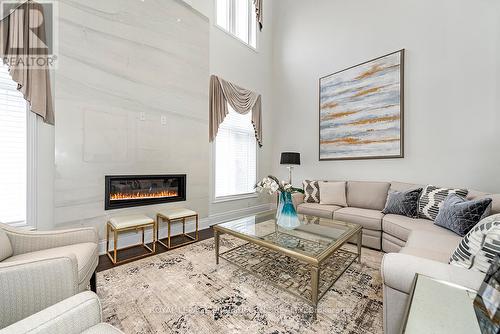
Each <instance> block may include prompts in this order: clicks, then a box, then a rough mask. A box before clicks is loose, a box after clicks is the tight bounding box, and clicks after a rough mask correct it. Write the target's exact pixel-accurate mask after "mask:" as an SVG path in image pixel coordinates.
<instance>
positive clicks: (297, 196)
mask: <svg viewBox="0 0 500 334" xmlns="http://www.w3.org/2000/svg"><path fill="white" fill-rule="evenodd" d="M292 202H293V206H294V207H295V210H297V206H298V205H299V204H302V203H304V194H303V193H299V192H296V193H293V194H292Z"/></svg>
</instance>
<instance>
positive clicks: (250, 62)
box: [184, 0, 279, 215]
mask: <svg viewBox="0 0 500 334" xmlns="http://www.w3.org/2000/svg"><path fill="white" fill-rule="evenodd" d="M184 1H185V2H186V3H188V4H190V5H191V6H193V8H195V9H196V10H198V11H200V12H201V13H203V14H204V15H205V16H207V17H208V18H209V20H210V66H209V67H210V74H215V75H219V76H221V77H222V78H224V79H226V80H228V81H232V82H234V83H235V84H238V85H240V86H242V87H245V88H247V89H251V90H254V91H256V92H258V93H260V94H262V116H263V147H262V148H260V149H258V151H259V152H258V171H257V177H258V178H262V177H264V176H267V175H268V174H269V173H270V171H271V168H272V162H273V161H276V160H277V159H279V157H276V156H274V155H272V142H273V129H274V128H273V126H272V122H273V120H272V114H273V110H272V100H273V94H272V57H271V56H272V31H273V30H272V29H273V9H272V1H264V6H265V7H264V29H263V30H262V31H261V32H259V34H258V50H257V51H255V50H253V49H251V48H250V47H248V46H246V45H244V44H243V43H241V42H240V41H239V40H237V39H236V38H234V37H232V36H231V35H229V34H227V33H226V32H225V31H223V30H221V29H220V28H218V27H217V26H216V25H215V24H214V22H215V18H214V16H215V15H214V13H215V2H214V0H184ZM210 160H212V157H211V156H210ZM212 167H213V165H211V168H212ZM213 188H214V186H213V170H211V171H210V195H211V203H210V215H220V214H223V213H230V212H233V211H235V210H241V209H244V208H252V207H255V206H259V205H262V204H264V203H268V202H269V198H268V197H266V196H259V197H256V198H252V199H244V200H238V201H230V202H223V203H213Z"/></svg>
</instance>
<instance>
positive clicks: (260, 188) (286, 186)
mask: <svg viewBox="0 0 500 334" xmlns="http://www.w3.org/2000/svg"><path fill="white" fill-rule="evenodd" d="M255 191H257V192H259V193H261V192H264V191H265V192H268V193H269V194H270V195H272V194H275V193H276V192H277V191H279V192H290V193H292V192H297V191H298V192H302V191H303V190H302V189H298V188H294V187H293V186H292V185H291V184H290V183H288V182H286V181H279V180H278V179H277V178H276V177H275V176H272V175H269V176H268V177H265V178H263V179H262V181H260V182H258V183H257V184H256V185H255Z"/></svg>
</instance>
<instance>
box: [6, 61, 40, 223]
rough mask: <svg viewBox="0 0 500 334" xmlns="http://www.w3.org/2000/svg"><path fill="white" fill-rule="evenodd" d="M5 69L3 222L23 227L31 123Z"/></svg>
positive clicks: (32, 119) (25, 211) (23, 101)
mask: <svg viewBox="0 0 500 334" xmlns="http://www.w3.org/2000/svg"><path fill="white" fill-rule="evenodd" d="M16 88H17V84H16V83H15V82H14V81H13V80H12V78H11V77H10V75H9V71H8V68H7V66H6V65H3V64H2V65H0V161H1V163H0V222H2V223H6V224H10V225H16V226H22V225H27V221H28V220H29V219H28V210H27V207H28V205H27V204H28V202H29V201H28V190H27V189H28V185H29V184H30V181H29V177H28V170H29V168H28V164H30V163H31V158H30V154H29V152H31V148H30V146H31V145H30V144H29V143H30V142H31V135H28V133H29V132H30V131H32V127H33V126H34V125H32V123H33V124H34V121H36V117H35V116H34V115H31V113H28V111H27V103H26V100H24V98H23V95H22V94H21V93H20V92H19V91H18V90H17V89H16Z"/></svg>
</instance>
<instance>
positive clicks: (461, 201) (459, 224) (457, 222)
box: [434, 194, 492, 237]
mask: <svg viewBox="0 0 500 334" xmlns="http://www.w3.org/2000/svg"><path fill="white" fill-rule="evenodd" d="M491 202H492V199H491V198H484V199H478V200H474V201H468V200H466V199H465V198H463V197H460V196H458V195H456V194H450V195H448V197H446V199H445V200H444V202H443V206H442V207H441V209H439V213H438V215H437V217H436V220H435V221H434V224H436V225H438V226H441V227H444V228H447V229H448V230H451V231H453V232H455V233H456V234H458V235H459V236H461V237H463V236H464V235H466V234H467V232H469V231H470V230H471V229H472V228H473V227H474V226H475V225H476V224H477V223H479V221H480V220H481V218H482V217H483V215H484V213H485V211H486V210H487V209H488V208H489V206H490V204H491Z"/></svg>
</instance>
